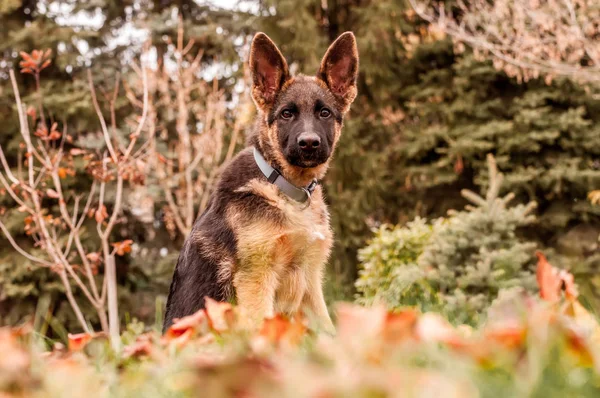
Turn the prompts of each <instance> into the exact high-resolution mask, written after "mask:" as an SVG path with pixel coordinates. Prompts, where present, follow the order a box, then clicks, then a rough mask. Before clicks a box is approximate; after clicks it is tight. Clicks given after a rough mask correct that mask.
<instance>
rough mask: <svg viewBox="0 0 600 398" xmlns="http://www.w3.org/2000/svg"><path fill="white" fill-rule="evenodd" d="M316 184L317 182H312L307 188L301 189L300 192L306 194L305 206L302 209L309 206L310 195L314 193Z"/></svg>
mask: <svg viewBox="0 0 600 398" xmlns="http://www.w3.org/2000/svg"><path fill="white" fill-rule="evenodd" d="M317 184H318V181H317V180H312V182H311V183H310V184H308V186H307V187H302V190H303V191H304V192H305V193H306V206H304V207H303V208H302V209H306V208H308V207H309V206H310V202H311V200H312V193H313V192H314V191H315V188H316V187H317Z"/></svg>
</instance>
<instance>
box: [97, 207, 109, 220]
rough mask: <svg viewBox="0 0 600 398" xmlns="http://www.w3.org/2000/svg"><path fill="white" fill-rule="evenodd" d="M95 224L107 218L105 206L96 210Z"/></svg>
mask: <svg viewBox="0 0 600 398" xmlns="http://www.w3.org/2000/svg"><path fill="white" fill-rule="evenodd" d="M95 217H96V222H97V223H101V222H102V221H104V220H105V219H106V217H108V212H107V211H106V206H104V205H102V207H100V208H98V209H97V210H96V212H95Z"/></svg>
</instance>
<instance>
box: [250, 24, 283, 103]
mask: <svg viewBox="0 0 600 398" xmlns="http://www.w3.org/2000/svg"><path fill="white" fill-rule="evenodd" d="M249 63H250V73H251V75H252V99H253V100H254V103H255V104H256V106H257V107H258V108H259V109H261V110H262V111H268V110H269V109H270V108H271V106H273V103H274V102H275V98H276V97H277V93H278V92H279V90H281V87H282V86H283V83H285V81H286V80H287V79H289V77H290V75H289V71H288V65H287V62H285V58H284V57H283V55H282V54H281V52H280V51H279V49H278V48H277V46H276V45H275V43H273V41H272V40H271V39H270V38H269V36H267V35H265V34H264V33H257V34H256V35H255V36H254V39H252V45H251V47H250V62H249Z"/></svg>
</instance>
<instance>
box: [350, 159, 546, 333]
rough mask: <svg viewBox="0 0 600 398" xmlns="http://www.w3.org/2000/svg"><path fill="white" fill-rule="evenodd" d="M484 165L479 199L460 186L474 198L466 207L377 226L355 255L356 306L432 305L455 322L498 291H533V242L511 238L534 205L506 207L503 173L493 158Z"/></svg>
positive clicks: (471, 315)
mask: <svg viewBox="0 0 600 398" xmlns="http://www.w3.org/2000/svg"><path fill="white" fill-rule="evenodd" d="M488 165H489V181H490V183H489V187H488V190H487V193H486V195H485V197H482V196H479V195H477V194H476V193H474V192H472V191H468V190H463V192H462V195H463V197H464V198H466V199H467V200H469V201H470V202H471V203H472V205H468V206H467V207H466V209H465V210H463V211H451V212H449V216H448V217H447V218H443V219H439V220H436V221H435V222H434V223H433V224H432V225H427V224H426V223H425V221H424V220H422V219H417V220H415V221H413V222H411V223H409V224H407V225H406V226H404V227H395V228H389V227H387V226H383V227H381V228H380V229H378V230H377V231H376V235H375V237H374V238H373V239H372V240H371V242H370V244H369V245H368V246H367V247H365V248H363V249H362V250H361V251H360V254H359V260H360V261H361V263H362V270H361V271H360V277H359V279H358V281H357V282H356V287H357V289H358V291H359V293H360V297H359V298H358V300H359V301H360V302H361V303H364V304H371V303H373V302H378V301H383V302H384V303H385V304H387V305H388V306H390V307H394V308H398V307H401V306H405V305H415V304H418V305H420V306H421V308H423V309H432V308H436V307H437V308H438V309H440V310H441V311H442V312H444V313H445V314H446V315H447V316H448V317H449V318H450V319H452V320H453V321H455V322H458V323H465V322H466V323H477V322H478V321H479V320H480V317H481V316H482V314H485V310H486V309H487V307H488V306H489V305H490V304H491V302H492V301H493V300H494V299H495V298H496V297H497V296H498V293H499V291H500V290H501V289H503V288H511V287H515V286H521V287H523V288H524V289H526V290H529V291H534V290H535V289H536V285H535V275H534V272H533V265H534V250H535V244H534V243H532V242H528V241H523V240H522V239H521V238H519V236H518V235H517V230H518V228H519V227H522V226H525V225H528V224H531V223H533V222H534V221H535V217H534V216H533V215H532V214H531V212H532V210H533V209H534V208H535V207H536V204H535V202H531V203H529V204H527V205H523V204H518V205H516V206H508V204H509V202H510V201H511V200H512V199H513V195H512V194H509V195H506V196H504V197H499V196H498V192H499V190H500V185H501V184H502V180H503V176H502V174H501V173H499V172H498V171H497V168H496V163H495V160H494V158H493V157H492V156H491V155H490V156H488Z"/></svg>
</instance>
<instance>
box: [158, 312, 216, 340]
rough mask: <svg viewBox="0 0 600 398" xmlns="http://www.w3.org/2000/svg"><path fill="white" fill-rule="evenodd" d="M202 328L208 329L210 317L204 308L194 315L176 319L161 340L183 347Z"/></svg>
mask: <svg viewBox="0 0 600 398" xmlns="http://www.w3.org/2000/svg"><path fill="white" fill-rule="evenodd" d="M201 328H205V329H208V317H207V316H206V312H205V311H204V310H199V311H197V312H195V313H194V314H192V315H188V316H186V317H183V318H180V319H175V320H174V322H173V324H172V325H171V327H169V329H167V331H166V332H165V334H164V336H163V337H162V339H161V342H162V343H163V344H174V345H176V346H177V347H181V346H182V345H184V344H185V343H187V342H188V341H189V339H190V338H191V337H192V336H193V335H194V334H195V333H196V331H197V330H198V329H201Z"/></svg>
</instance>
